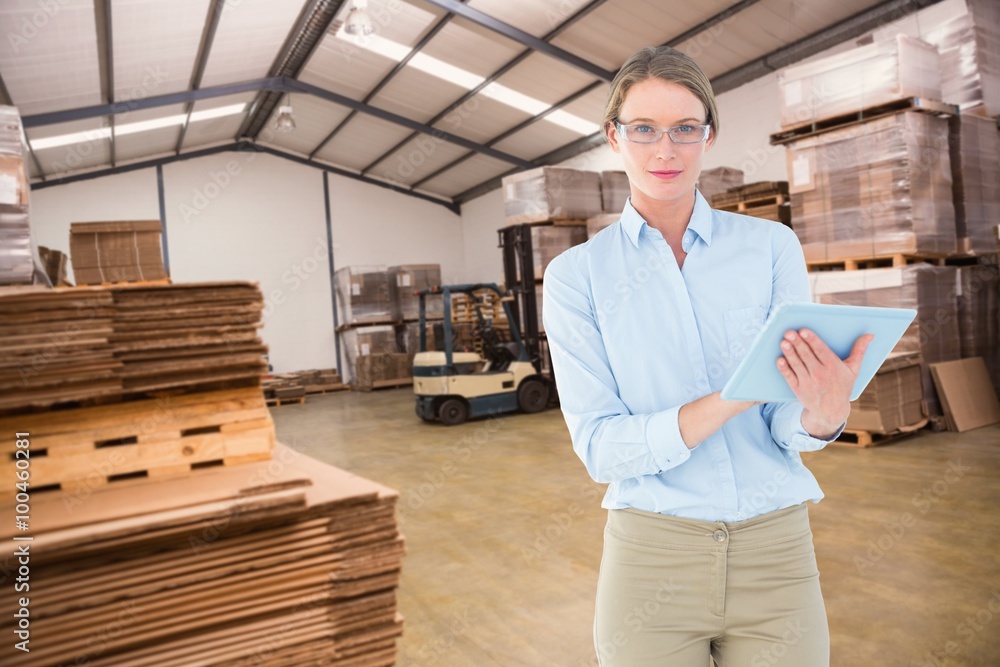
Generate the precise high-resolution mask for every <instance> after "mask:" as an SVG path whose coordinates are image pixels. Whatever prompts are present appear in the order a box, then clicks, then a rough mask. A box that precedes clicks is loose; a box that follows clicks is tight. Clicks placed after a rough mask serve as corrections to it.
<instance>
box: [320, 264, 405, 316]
mask: <svg viewBox="0 0 1000 667" xmlns="http://www.w3.org/2000/svg"><path fill="white" fill-rule="evenodd" d="M334 283H335V284H336V300H337V322H338V324H339V326H342V327H343V326H357V325H361V324H384V323H388V322H392V321H393V318H394V310H395V308H394V307H393V302H392V293H393V292H392V291H390V289H389V271H388V269H386V267H378V266H346V267H344V268H342V269H338V270H337V272H336V273H335V274H334Z"/></svg>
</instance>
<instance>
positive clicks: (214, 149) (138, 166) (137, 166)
mask: <svg viewBox="0 0 1000 667" xmlns="http://www.w3.org/2000/svg"><path fill="white" fill-rule="evenodd" d="M230 152H236V153H240V154H242V155H247V154H248V153H253V154H257V153H267V154H268V155H274V156H275V157H280V158H282V159H285V160H290V161H292V162H296V163H298V164H302V165H306V166H309V167H313V168H315V169H322V170H323V171H327V172H330V173H331V174H336V175H338V176H343V177H345V178H350V179H352V180H356V181H361V182H363V183H367V184H369V185H374V186H376V187H380V188H385V189H387V190H392V191H393V192H398V193H399V194H404V195H407V196H410V197H415V198H417V199H421V200H423V201H427V202H430V203H432V204H438V205H440V206H444V207H445V208H447V209H448V210H449V211H451V212H452V213H455V214H456V215H458V214H459V213H460V210H459V208H458V205H457V204H456V203H455V202H453V201H451V200H450V199H448V198H446V197H434V196H432V195H428V194H424V193H421V192H410V191H409V190H408V189H406V188H401V187H399V186H397V185H394V184H392V183H388V182H386V181H381V180H379V179H376V178H370V177H368V176H362V175H361V174H358V173H355V172H352V171H348V170H346V169H341V168H339V167H334V166H332V165H328V164H324V163H321V162H316V161H314V160H309V159H307V158H304V157H300V156H297V155H292V154H290V153H285V152H284V151H280V150H277V149H274V148H270V147H268V146H261V145H259V144H252V143H250V142H248V141H239V142H233V143H229V144H222V145H219V146H211V147H209V148H201V149H198V150H194V151H188V152H187V153H181V154H180V155H167V156H163V157H159V158H155V159H152V160H143V161H141V162H133V163H131V164H124V165H118V166H117V167H109V168H107V169H95V170H93V171H85V172H81V173H78V174H71V175H69V176H63V177H61V178H56V179H53V180H49V181H40V182H35V183H32V184H31V189H32V190H44V189H46V188H51V187H55V186H57V185H67V184H69V183H78V182H80V181H89V180H93V179H95V178H103V177H104V176H113V175H115V174H123V173H126V172H130V171H140V170H142V169H153V168H156V167H158V166H161V165H165V164H172V163H174V162H182V161H184V160H192V159H195V158H200V157H206V156H209V155H217V154H219V153H230Z"/></svg>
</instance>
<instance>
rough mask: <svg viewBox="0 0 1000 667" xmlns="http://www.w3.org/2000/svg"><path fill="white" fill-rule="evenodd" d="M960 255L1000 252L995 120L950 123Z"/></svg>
mask: <svg viewBox="0 0 1000 667" xmlns="http://www.w3.org/2000/svg"><path fill="white" fill-rule="evenodd" d="M949 122H950V134H949V143H950V146H951V158H950V159H951V173H952V179H953V180H954V198H955V199H954V201H955V231H956V233H957V234H958V243H959V248H958V249H959V252H961V253H963V254H968V253H974V254H977V255H992V254H996V252H997V240H996V226H997V224H998V223H1000V188H998V184H1000V133H998V132H997V127H996V122H995V121H994V120H990V119H986V118H980V117H979V116H970V115H961V116H955V117H953V118H951V119H950V120H949Z"/></svg>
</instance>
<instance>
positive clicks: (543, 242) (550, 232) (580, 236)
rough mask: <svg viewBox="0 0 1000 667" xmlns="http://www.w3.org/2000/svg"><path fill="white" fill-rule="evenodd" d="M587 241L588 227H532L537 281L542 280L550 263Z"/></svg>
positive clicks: (532, 247) (532, 246)
mask: <svg viewBox="0 0 1000 667" xmlns="http://www.w3.org/2000/svg"><path fill="white" fill-rule="evenodd" d="M586 240H587V228H586V227H555V226H545V227H532V228H531V249H532V252H533V254H534V265H535V280H541V279H542V277H543V276H544V275H545V267H547V266H548V265H549V262H551V261H552V260H553V259H555V258H556V257H558V256H559V255H560V254H562V253H563V252H564V251H566V250H568V249H569V248H572V247H573V246H575V245H579V244H581V243H583V242H585V241H586Z"/></svg>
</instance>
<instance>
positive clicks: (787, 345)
mask: <svg viewBox="0 0 1000 667" xmlns="http://www.w3.org/2000/svg"><path fill="white" fill-rule="evenodd" d="M790 347H791V344H790V343H789V342H788V341H787V340H783V341H781V349H783V350H787V349H789V348H790Z"/></svg>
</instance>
